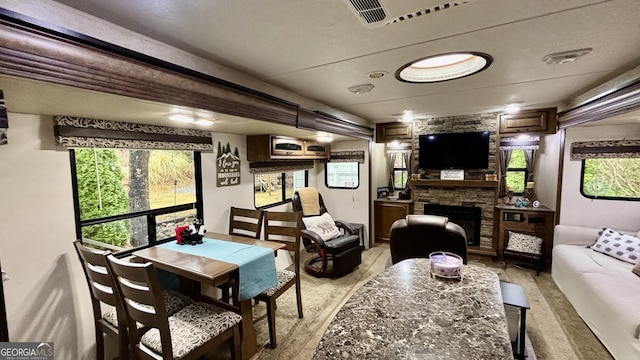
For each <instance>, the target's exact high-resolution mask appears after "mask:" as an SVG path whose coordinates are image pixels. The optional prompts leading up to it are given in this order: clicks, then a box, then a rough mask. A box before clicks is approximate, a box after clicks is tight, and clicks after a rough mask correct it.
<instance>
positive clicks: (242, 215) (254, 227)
mask: <svg viewBox="0 0 640 360" xmlns="http://www.w3.org/2000/svg"><path fill="white" fill-rule="evenodd" d="M262 214H263V211H262V210H257V209H242V208H237V207H233V206H232V207H231V209H230V210H229V235H239V236H245V237H250V238H254V239H260V234H261V232H262Z"/></svg>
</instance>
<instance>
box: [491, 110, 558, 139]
mask: <svg viewBox="0 0 640 360" xmlns="http://www.w3.org/2000/svg"><path fill="white" fill-rule="evenodd" d="M557 125H558V113H557V110H556V108H549V109H537V110H524V111H520V112H518V113H516V114H500V115H499V117H498V126H499V132H500V134H501V135H504V134H520V133H527V134H555V132H556V127H557Z"/></svg>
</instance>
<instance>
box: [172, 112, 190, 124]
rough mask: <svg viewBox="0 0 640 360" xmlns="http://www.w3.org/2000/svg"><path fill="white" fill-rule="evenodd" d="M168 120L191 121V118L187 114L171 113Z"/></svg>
mask: <svg viewBox="0 0 640 360" xmlns="http://www.w3.org/2000/svg"><path fill="white" fill-rule="evenodd" d="M169 120H171V121H178V122H187V123H190V122H193V118H192V117H191V116H189V115H185V114H172V115H169Z"/></svg>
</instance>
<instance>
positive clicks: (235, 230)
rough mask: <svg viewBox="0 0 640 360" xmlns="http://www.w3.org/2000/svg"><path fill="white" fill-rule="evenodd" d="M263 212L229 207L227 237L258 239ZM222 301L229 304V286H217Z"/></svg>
mask: <svg viewBox="0 0 640 360" xmlns="http://www.w3.org/2000/svg"><path fill="white" fill-rule="evenodd" d="M263 213H264V211H262V210H257V209H243V208H237V207H233V206H232V207H231V209H230V210H229V235H236V236H244V237H250V238H253V239H260V234H261V233H262V217H263ZM218 289H220V292H221V293H222V301H225V302H229V290H230V289H231V285H230V284H223V285H219V286H218Z"/></svg>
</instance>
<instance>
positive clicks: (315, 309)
mask: <svg viewBox="0 0 640 360" xmlns="http://www.w3.org/2000/svg"><path fill="white" fill-rule="evenodd" d="M309 256H311V254H308V253H306V252H302V253H301V258H302V260H303V261H304V260H305V259H306V258H308V257H309ZM389 256H390V253H389V245H388V244H386V243H383V244H376V246H374V247H373V248H371V249H369V250H366V251H364V252H363V253H362V264H361V265H360V266H359V267H358V268H357V269H356V270H355V271H353V272H352V273H350V274H348V275H346V276H343V277H341V278H338V279H328V278H315V277H313V276H310V275H308V274H307V273H305V272H304V271H303V272H302V274H301V278H300V280H301V287H302V306H303V311H304V317H303V318H302V319H299V318H298V313H297V307H296V298H295V289H294V288H291V289H289V290H288V291H287V292H285V293H284V294H283V295H282V296H280V298H278V300H277V310H276V333H277V347H276V348H275V349H271V348H269V331H268V326H267V319H266V308H265V305H264V304H263V303H260V304H258V305H256V306H254V308H253V316H254V327H255V329H256V336H257V340H258V345H259V347H261V350H260V352H259V353H258V354H257V355H256V356H255V357H254V359H259V360H275V359H287V360H289V359H296V360H297V359H311V357H312V356H313V353H314V352H315V348H316V345H317V344H318V343H319V341H320V339H321V338H322V336H323V334H324V331H325V330H326V328H327V327H328V326H329V324H330V323H331V320H332V319H333V317H334V315H335V314H336V313H337V312H338V311H339V310H340V307H341V306H342V304H344V303H345V302H346V301H347V300H348V298H349V297H350V296H351V294H352V293H353V292H355V291H356V290H357V289H358V288H359V287H360V286H361V285H362V284H364V283H365V282H366V281H368V280H369V279H370V278H371V277H373V276H375V275H377V274H378V273H380V272H381V271H383V270H384V269H385V265H386V262H387V260H388V258H389ZM470 263H473V264H476V265H480V266H486V267H488V268H489V269H491V270H493V271H495V272H496V274H498V277H499V278H500V280H502V281H508V282H512V283H515V284H519V285H521V286H522V287H523V289H524V291H525V294H526V296H527V299H528V301H529V304H530V306H531V309H530V310H528V311H527V339H526V345H527V351H528V354H529V357H528V358H527V359H528V360H536V359H537V360H592V359H598V360H609V359H612V357H611V356H610V355H609V353H608V352H607V350H606V349H605V348H604V347H603V346H602V344H600V342H599V341H598V339H597V338H596V337H595V335H593V333H592V332H591V331H590V330H589V328H588V327H587V326H586V324H585V323H584V322H583V321H582V319H581V318H580V317H579V316H578V314H577V313H576V312H575V310H574V309H573V307H572V306H571V304H569V302H568V301H567V299H566V298H565V297H564V295H563V294H562V292H561V291H560V290H559V289H558V288H557V286H556V285H555V283H554V282H553V279H552V278H551V275H550V274H549V273H544V272H542V273H540V275H539V276H536V273H535V271H533V270H529V269H522V268H518V267H515V266H512V265H509V266H508V267H507V268H506V269H504V268H503V265H502V264H501V263H497V262H491V261H490V260H488V261H487V260H482V261H480V262H478V261H475V260H474V261H470ZM223 348H224V347H223ZM221 350H222V352H225V351H224V350H223V349H222V348H221ZM219 358H225V356H222V357H220V356H213V357H207V359H216V360H217V359H219Z"/></svg>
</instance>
